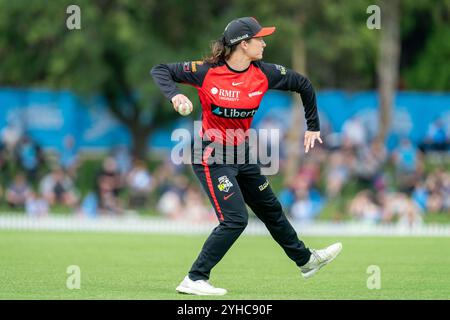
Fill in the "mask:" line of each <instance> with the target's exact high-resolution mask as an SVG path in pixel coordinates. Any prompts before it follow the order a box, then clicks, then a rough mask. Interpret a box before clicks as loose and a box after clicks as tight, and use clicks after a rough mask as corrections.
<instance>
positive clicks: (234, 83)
mask: <svg viewBox="0 0 450 320" xmlns="http://www.w3.org/2000/svg"><path fill="white" fill-rule="evenodd" d="M243 83H244V82H232V83H231V85H232V86H238V85H240V84H243Z"/></svg>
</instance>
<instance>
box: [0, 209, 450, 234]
mask: <svg viewBox="0 0 450 320" xmlns="http://www.w3.org/2000/svg"><path fill="white" fill-rule="evenodd" d="M292 224H293V226H294V228H295V230H297V232H298V233H299V234H300V235H303V236H358V237H360V236H417V237H450V225H448V224H447V225H438V224H436V225H419V226H406V225H400V224H392V225H368V224H361V223H351V222H345V223H331V222H314V223H295V222H293V223H292ZM216 225H217V223H208V222H201V223H200V222H192V221H180V220H178V221H170V220H167V219H164V218H148V217H145V218H144V217H120V218H106V217H101V218H95V219H93V218H82V217H77V216H70V217H62V216H61V217H57V216H56V217H55V216H50V217H43V218H31V217H27V216H23V215H18V214H0V234H1V232H2V230H30V231H69V232H80V231H82V232H87V231H88V232H122V233H123V232H125V233H153V234H209V233H210V232H211V230H212V229H213V228H214V227H215V226H216ZM244 233H245V234H249V235H269V232H268V231H267V229H266V228H265V226H264V225H263V224H262V223H261V222H260V221H258V220H251V221H250V222H249V224H248V226H247V228H246V229H245V232H244Z"/></svg>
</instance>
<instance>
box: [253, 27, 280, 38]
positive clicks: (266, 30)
mask: <svg viewBox="0 0 450 320" xmlns="http://www.w3.org/2000/svg"><path fill="white" fill-rule="evenodd" d="M274 32H275V27H266V28H262V29H261V30H260V31H259V32H258V33H257V34H255V35H254V36H253V37H265V36H270V35H271V34H272V33H274Z"/></svg>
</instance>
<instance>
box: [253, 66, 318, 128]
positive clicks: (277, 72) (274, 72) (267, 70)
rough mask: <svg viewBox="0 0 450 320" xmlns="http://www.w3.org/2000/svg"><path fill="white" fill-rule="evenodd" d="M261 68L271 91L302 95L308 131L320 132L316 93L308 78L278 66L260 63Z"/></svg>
mask: <svg viewBox="0 0 450 320" xmlns="http://www.w3.org/2000/svg"><path fill="white" fill-rule="evenodd" d="M259 67H260V68H261V71H262V72H263V73H264V74H265V75H266V77H267V79H268V81H269V89H275V90H285V91H293V92H297V93H299V94H300V96H301V98H302V101H303V105H304V108H305V118H306V125H307V127H308V130H309V131H320V122H319V115H318V112H317V101H316V93H315V91H314V88H313V86H312V84H311V82H310V81H309V80H308V78H306V77H305V76H303V75H301V74H299V73H297V72H295V71H293V70H290V69H287V68H285V67H283V66H281V65H278V64H273V63H265V62H259Z"/></svg>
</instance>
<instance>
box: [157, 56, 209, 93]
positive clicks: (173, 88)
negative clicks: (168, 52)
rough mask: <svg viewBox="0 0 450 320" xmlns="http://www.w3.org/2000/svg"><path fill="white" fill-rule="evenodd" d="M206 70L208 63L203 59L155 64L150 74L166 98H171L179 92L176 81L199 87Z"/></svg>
mask: <svg viewBox="0 0 450 320" xmlns="http://www.w3.org/2000/svg"><path fill="white" fill-rule="evenodd" d="M208 70H209V65H208V64H206V63H203V61H187V62H177V63H168V64H164V63H163V64H159V65H156V66H154V67H153V68H152V70H151V71H150V74H151V76H152V77H153V80H154V81H155V83H156V84H157V85H158V87H159V88H160V89H161V91H162V93H163V94H164V95H165V96H166V98H167V99H169V100H171V99H172V98H173V97H174V96H176V95H177V94H179V93H181V91H180V89H179V88H178V86H177V85H176V83H185V84H189V85H192V86H194V87H201V86H202V84H203V80H204V79H205V75H206V73H207V72H208Z"/></svg>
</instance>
